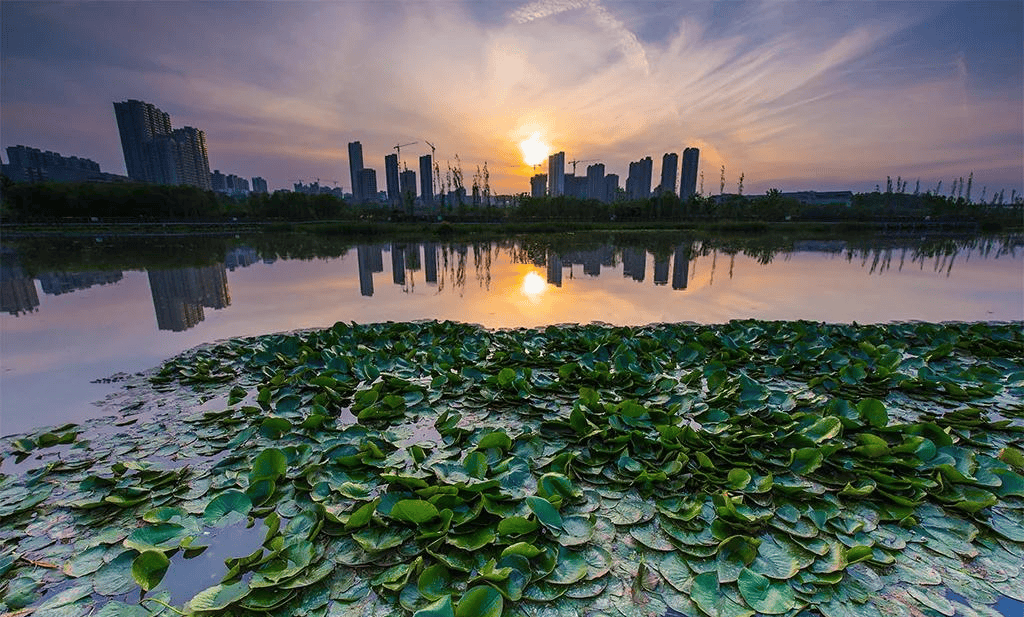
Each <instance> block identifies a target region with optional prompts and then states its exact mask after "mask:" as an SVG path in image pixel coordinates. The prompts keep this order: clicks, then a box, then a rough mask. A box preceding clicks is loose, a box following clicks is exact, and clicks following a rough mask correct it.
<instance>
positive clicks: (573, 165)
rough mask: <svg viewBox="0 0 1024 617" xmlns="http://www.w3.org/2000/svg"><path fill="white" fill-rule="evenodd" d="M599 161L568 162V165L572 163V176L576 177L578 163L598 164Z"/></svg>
mask: <svg viewBox="0 0 1024 617" xmlns="http://www.w3.org/2000/svg"><path fill="white" fill-rule="evenodd" d="M596 162H597V159H587V160H585V161H566V163H572V175H574V176H575V175H576V163H596Z"/></svg>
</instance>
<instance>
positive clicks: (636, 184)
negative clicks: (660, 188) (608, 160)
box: [626, 156, 654, 199]
mask: <svg viewBox="0 0 1024 617" xmlns="http://www.w3.org/2000/svg"><path fill="white" fill-rule="evenodd" d="M653 170H654V161H652V160H651V157H649V156H648V157H646V158H643V159H640V160H639V161H634V162H632V163H630V164H629V176H627V177H626V196H627V197H628V198H629V199H647V198H648V197H650V196H651V175H652V174H653Z"/></svg>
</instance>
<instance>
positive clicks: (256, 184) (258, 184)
mask: <svg viewBox="0 0 1024 617" xmlns="http://www.w3.org/2000/svg"><path fill="white" fill-rule="evenodd" d="M252 192H253V193H269V192H270V191H268V190H267V181H266V180H264V179H263V178H261V177H259V176H255V177H254V178H253V179H252Z"/></svg>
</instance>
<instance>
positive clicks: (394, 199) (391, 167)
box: [384, 154, 402, 207]
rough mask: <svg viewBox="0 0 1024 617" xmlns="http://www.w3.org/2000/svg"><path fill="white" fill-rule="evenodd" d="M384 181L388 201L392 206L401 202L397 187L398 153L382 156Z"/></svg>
mask: <svg viewBox="0 0 1024 617" xmlns="http://www.w3.org/2000/svg"><path fill="white" fill-rule="evenodd" d="M384 181H385V183H386V186H387V190H388V203H389V204H391V206H392V207H394V206H397V205H399V204H401V203H402V196H401V193H400V190H399V188H398V155H397V154H388V155H386V156H385V157H384Z"/></svg>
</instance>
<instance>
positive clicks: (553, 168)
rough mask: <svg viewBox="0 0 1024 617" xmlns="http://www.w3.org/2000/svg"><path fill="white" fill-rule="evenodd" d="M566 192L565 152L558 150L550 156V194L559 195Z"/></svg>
mask: <svg viewBox="0 0 1024 617" xmlns="http://www.w3.org/2000/svg"><path fill="white" fill-rule="evenodd" d="M564 194H565V152H556V153H555V154H552V155H551V156H549V157H548V195H550V196H552V197H558V196H559V195H564Z"/></svg>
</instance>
